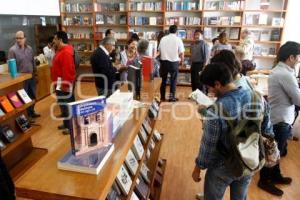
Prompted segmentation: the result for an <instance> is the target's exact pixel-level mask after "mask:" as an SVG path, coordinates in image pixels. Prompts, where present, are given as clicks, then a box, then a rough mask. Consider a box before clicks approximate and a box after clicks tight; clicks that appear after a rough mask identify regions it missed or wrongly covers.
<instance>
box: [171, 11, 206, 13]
mask: <svg viewBox="0 0 300 200" xmlns="http://www.w3.org/2000/svg"><path fill="white" fill-rule="evenodd" d="M166 12H179V13H201V12H203V11H202V10H166Z"/></svg>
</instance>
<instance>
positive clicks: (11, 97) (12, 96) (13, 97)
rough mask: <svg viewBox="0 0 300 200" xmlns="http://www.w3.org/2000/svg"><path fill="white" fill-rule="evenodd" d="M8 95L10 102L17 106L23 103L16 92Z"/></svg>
mask: <svg viewBox="0 0 300 200" xmlns="http://www.w3.org/2000/svg"><path fill="white" fill-rule="evenodd" d="M7 97H8V98H9V100H10V102H11V103H12V104H13V105H14V107H15V108H19V107H21V106H22V105H23V103H22V101H21V100H20V99H19V97H18V96H17V93H16V92H11V93H9V94H7Z"/></svg>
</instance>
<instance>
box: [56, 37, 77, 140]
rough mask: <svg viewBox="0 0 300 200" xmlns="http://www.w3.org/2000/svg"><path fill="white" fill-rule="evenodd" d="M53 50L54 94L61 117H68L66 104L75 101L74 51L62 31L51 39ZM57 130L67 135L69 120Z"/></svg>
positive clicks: (64, 121)
mask: <svg viewBox="0 0 300 200" xmlns="http://www.w3.org/2000/svg"><path fill="white" fill-rule="evenodd" d="M53 48H54V49H55V56H54V58H53V62H52V67H51V77H52V81H53V83H54V84H55V93H56V97H57V102H58V104H59V107H60V110H61V117H63V118H67V117H68V116H69V109H68V106H67V105H66V104H67V103H70V102H73V101H75V97H74V90H73V89H74V84H75V80H76V71H75V62H74V50H73V47H72V45H69V44H68V35H67V33H66V32H64V31H58V32H56V33H55V35H54V38H53ZM58 129H62V130H63V134H69V132H70V127H69V120H66V119H64V120H63V125H60V126H59V127H58Z"/></svg>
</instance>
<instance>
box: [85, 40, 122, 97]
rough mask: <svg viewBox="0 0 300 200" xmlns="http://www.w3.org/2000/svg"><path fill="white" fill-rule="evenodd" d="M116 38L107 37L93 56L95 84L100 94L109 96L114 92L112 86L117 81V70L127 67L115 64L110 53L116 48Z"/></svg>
mask: <svg viewBox="0 0 300 200" xmlns="http://www.w3.org/2000/svg"><path fill="white" fill-rule="evenodd" d="M115 43H116V40H115V39H114V38H112V37H105V38H104V39H103V40H102V41H101V44H100V46H99V47H98V48H97V49H96V50H95V51H94V52H93V54H92V56H91V64H92V70H93V73H94V75H95V85H96V89H97V93H98V95H99V96H100V95H105V96H106V97H109V96H110V95H111V94H112V86H113V84H114V82H115V81H116V72H117V71H118V70H119V71H122V70H124V69H125V67H121V66H120V65H116V66H113V65H112V61H111V57H110V56H109V54H110V53H111V52H112V51H113V50H114V48H115Z"/></svg>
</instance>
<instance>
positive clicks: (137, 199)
mask: <svg viewBox="0 0 300 200" xmlns="http://www.w3.org/2000/svg"><path fill="white" fill-rule="evenodd" d="M130 200H140V199H139V198H138V196H137V195H136V194H135V193H134V192H132V195H131V197H130Z"/></svg>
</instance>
